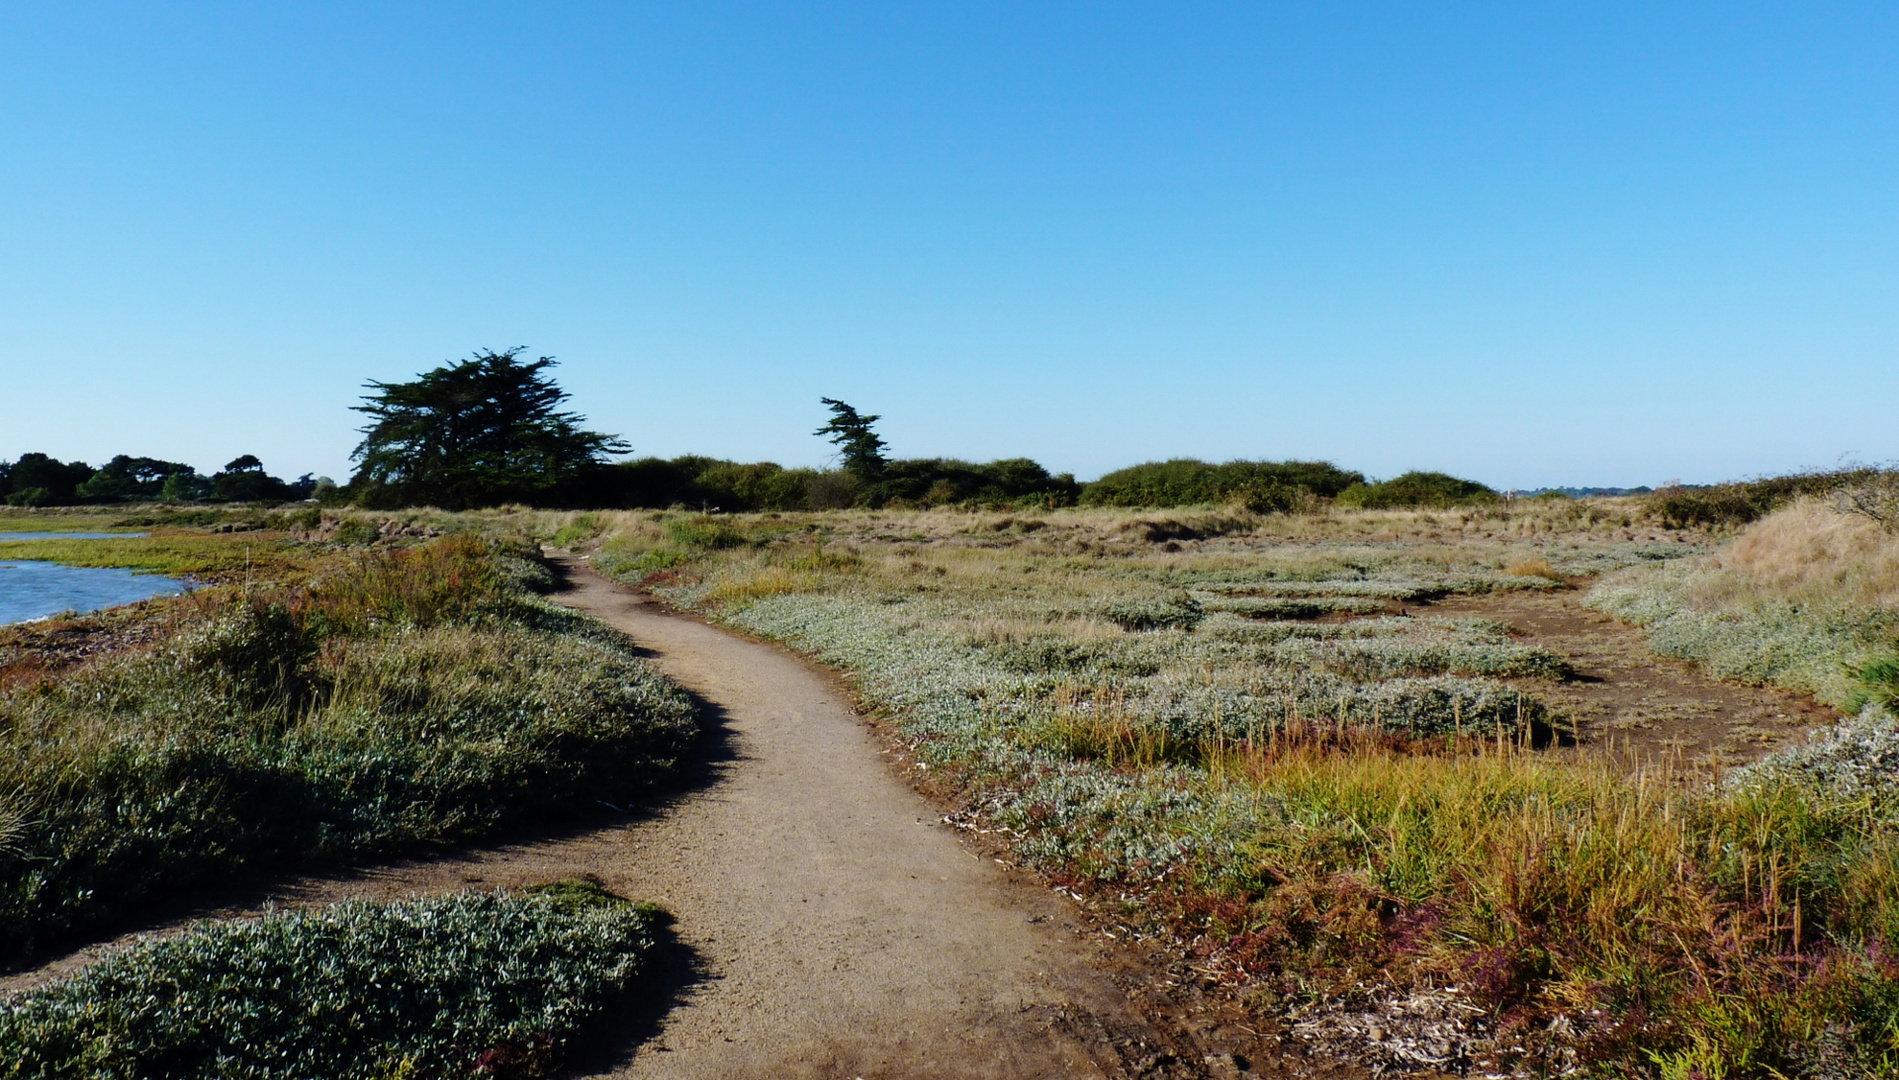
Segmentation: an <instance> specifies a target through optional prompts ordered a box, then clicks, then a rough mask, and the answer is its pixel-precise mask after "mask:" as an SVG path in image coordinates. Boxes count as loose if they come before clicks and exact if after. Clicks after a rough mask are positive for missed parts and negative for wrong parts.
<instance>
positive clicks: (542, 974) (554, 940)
mask: <svg viewBox="0 0 1899 1080" xmlns="http://www.w3.org/2000/svg"><path fill="white" fill-rule="evenodd" d="M664 921H665V915H664V914H663V913H662V912H659V911H658V910H656V909H654V908H650V907H646V906H642V905H635V904H631V903H628V902H627V901H625V900H621V899H618V898H616V897H613V896H611V895H610V894H607V893H605V892H604V891H603V890H600V889H598V888H597V887H596V888H588V887H585V886H565V887H556V888H553V889H550V890H546V891H541V892H533V891H530V892H529V893H527V894H525V895H522V894H512V895H511V894H505V893H494V894H474V893H470V894H463V895H459V896H448V897H439V898H435V899H428V900H412V901H407V902H404V903H394V904H374V903H368V902H365V901H350V902H346V903H342V904H338V905H335V906H332V907H327V908H320V909H314V910H309V911H296V912H285V913H276V914H270V915H266V916H264V917H262V918H258V919H249V920H243V921H237V922H226V923H200V924H198V925H197V926H195V927H193V928H191V929H190V930H188V931H186V932H185V933H183V934H181V935H179V936H177V937H172V938H163V939H145V940H141V941H140V942H138V943H137V944H135V945H132V946H130V947H129V948H126V949H124V950H122V951H120V952H117V953H114V954H113V955H111V956H109V957H108V958H107V959H105V960H103V961H102V962H100V963H98V964H96V965H93V966H92V967H89V968H87V969H85V970H84V971H82V972H80V973H79V974H77V975H75V976H73V977H71V978H68V979H65V980H62V981H60V982H57V983H54V984H52V985H50V986H47V987H44V988H41V989H37V990H33V991H30V992H27V993H25V994H21V995H18V996H16V997H14V998H12V999H10V1000H5V1001H0V1046H4V1047H5V1048H6V1056H7V1061H6V1062H5V1063H4V1065H5V1067H4V1072H5V1075H7V1076H10V1077H20V1078H23V1080H24V1078H27V1077H45V1078H49V1080H50V1078H53V1077H70V1076H86V1077H94V1078H99V1080H120V1078H123V1080H154V1078H160V1077H179V1078H183V1077H210V1076H219V1077H242V1078H254V1080H304V1078H307V1077H317V1076H321V1077H332V1078H338V1080H346V1078H347V1080H354V1078H361V1080H381V1078H384V1077H390V1076H413V1077H446V1076H515V1077H530V1076H545V1075H547V1073H548V1071H549V1070H550V1069H551V1068H552V1067H554V1066H556V1065H558V1063H559V1061H560V1058H561V1056H562V1054H563V1051H564V1050H565V1049H566V1046H567V1043H568V1041H569V1040H570V1039H571V1038H572V1037H573V1036H574V1034H575V1033H576V1032H578V1031H579V1030H581V1028H582V1027H583V1026H584V1025H585V1024H586V1023H587V1022H588V1021H589V1020H591V1019H593V1018H595V1017H597V1016H598V1015H599V1014H600V1013H601V1012H602V1010H603V1008H604V1007H605V1006H606V1005H607V1004H608V1002H609V1001H610V1000H611V999H612V998H613V996H614V995H616V994H618V993H621V992H623V991H624V990H626V989H627V988H628V986H629V985H631V984H632V983H633V981H634V980H635V979H636V978H637V977H638V975H639V973H640V971H641V967H642V964H643V961H644V960H645V958H646V957H647V955H648V954H649V953H650V952H651V950H652V948H653V945H654V942H655V935H656V933H657V931H658V929H659V928H660V926H661V925H663V923H664Z"/></svg>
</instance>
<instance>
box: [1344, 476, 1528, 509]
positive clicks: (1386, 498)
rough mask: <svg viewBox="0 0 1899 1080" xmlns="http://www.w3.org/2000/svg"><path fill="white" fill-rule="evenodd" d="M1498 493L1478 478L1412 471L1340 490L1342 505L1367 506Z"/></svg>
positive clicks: (1463, 500) (1450, 501)
mask: <svg viewBox="0 0 1899 1080" xmlns="http://www.w3.org/2000/svg"><path fill="white" fill-rule="evenodd" d="M1496 497H1497V493H1496V492H1495V491H1492V490H1491V489H1490V488H1488V487H1485V486H1484V485H1482V484H1480V483H1478V482H1477V481H1475V480H1460V479H1458V478H1457V477H1455V476H1451V475H1448V474H1446V473H1441V472H1408V473H1405V474H1404V475H1403V476H1399V477H1395V478H1393V479H1391V480H1385V481H1381V482H1380V483H1376V484H1362V483H1361V484H1353V485H1352V486H1351V487H1349V488H1346V489H1345V490H1344V491H1342V492H1340V493H1339V505H1340V506H1350V507H1357V508H1361V509H1365V510H1393V509H1409V508H1413V507H1431V508H1433V509H1438V508H1443V507H1450V506H1465V505H1468V504H1471V503H1484V502H1491V501H1493V500H1495V499H1496Z"/></svg>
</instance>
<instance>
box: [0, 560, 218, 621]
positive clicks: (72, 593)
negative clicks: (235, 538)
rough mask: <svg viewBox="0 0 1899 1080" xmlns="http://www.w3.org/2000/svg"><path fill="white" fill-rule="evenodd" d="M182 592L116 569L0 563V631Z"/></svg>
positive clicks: (165, 581) (179, 586) (178, 586)
mask: <svg viewBox="0 0 1899 1080" xmlns="http://www.w3.org/2000/svg"><path fill="white" fill-rule="evenodd" d="M185 589H186V585H185V583H184V582H182V581H179V580H178V579H176V578H168V577H165V576H163V575H160V574H136V573H133V572H132V571H130V570H125V569H120V568H118V567H94V566H61V565H60V564H59V563H51V562H39V561H33V562H19V561H0V625H4V624H6V623H16V622H27V621H29V620H32V619H44V618H45V617H46V616H48V615H57V614H59V613H60V612H62V611H78V612H82V613H83V612H88V611H98V610H99V609H101V608H109V607H117V606H118V605H120V604H130V603H132V602H134V601H137V600H149V599H151V598H152V597H154V596H176V595H177V594H179V593H181V592H184V591H185Z"/></svg>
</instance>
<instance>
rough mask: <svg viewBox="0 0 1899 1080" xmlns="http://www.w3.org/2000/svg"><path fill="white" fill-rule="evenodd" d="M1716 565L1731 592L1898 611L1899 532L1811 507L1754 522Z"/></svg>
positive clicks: (1811, 504)
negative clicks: (1747, 592)
mask: <svg viewBox="0 0 1899 1080" xmlns="http://www.w3.org/2000/svg"><path fill="white" fill-rule="evenodd" d="M1717 565H1719V566H1720V567H1721V568H1723V569H1727V570H1730V571H1733V572H1734V573H1732V574H1729V575H1724V576H1726V577H1728V578H1729V579H1730V580H1729V582H1728V583H1727V588H1728V589H1732V590H1736V591H1740V590H1745V591H1749V592H1754V593H1757V594H1759V595H1761V596H1764V597H1771V598H1773V599H1778V600H1786V601H1791V602H1794V603H1799V602H1802V601H1805V600H1817V599H1825V600H1828V601H1830V602H1832V603H1840V602H1845V603H1848V604H1851V605H1854V606H1860V607H1878V608H1895V607H1899V533H1891V532H1887V531H1886V530H1884V529H1881V528H1880V527H1879V526H1878V525H1876V524H1874V523H1873V522H1871V521H1868V520H1867V519H1865V518H1862V517H1854V516H1852V515H1849V514H1842V513H1840V512H1838V511H1836V510H1834V509H1832V508H1831V507H1829V506H1827V505H1825V504H1824V503H1820V502H1816V501H1813V500H1805V501H1802V502H1799V503H1796V504H1794V505H1793V506H1790V507H1787V508H1786V509H1784V510H1780V511H1778V512H1776V513H1773V514H1770V515H1769V516H1767V517H1765V518H1763V519H1761V520H1760V521H1758V522H1756V523H1755V524H1754V525H1753V526H1752V527H1750V528H1749V529H1748V530H1747V531H1746V532H1744V533H1742V534H1741V535H1740V536H1738V537H1736V538H1735V540H1734V542H1733V544H1731V545H1730V546H1729V547H1728V549H1727V551H1726V552H1724V553H1723V554H1722V556H1721V557H1720V559H1719V560H1718V563H1717Z"/></svg>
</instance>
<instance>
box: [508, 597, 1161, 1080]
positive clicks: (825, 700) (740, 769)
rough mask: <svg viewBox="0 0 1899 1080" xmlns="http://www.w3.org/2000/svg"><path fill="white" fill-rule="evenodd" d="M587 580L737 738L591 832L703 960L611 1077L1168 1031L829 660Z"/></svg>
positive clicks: (938, 1072)
mask: <svg viewBox="0 0 1899 1080" xmlns="http://www.w3.org/2000/svg"><path fill="white" fill-rule="evenodd" d="M571 565H572V564H570V566H571ZM570 581H571V587H570V588H569V589H568V590H567V591H566V592H564V593H562V594H560V595H559V596H558V597H557V599H558V600H560V601H561V602H562V603H565V604H568V605H570V606H572V607H574V608H577V609H579V610H581V611H585V612H587V613H588V614H591V615H594V616H596V617H598V618H600V619H601V620H603V621H605V622H606V623H608V624H609V625H611V626H614V627H616V628H617V629H619V630H621V631H623V632H625V633H626V634H628V635H629V636H631V637H632V638H633V639H634V640H635V641H636V642H638V643H639V644H640V645H641V646H642V647H644V648H645V649H647V650H649V651H650V652H651V653H652V656H651V662H652V663H653V664H654V666H656V667H657V668H658V669H659V670H660V671H662V672H664V673H665V674H666V675H667V676H669V677H671V678H672V679H674V680H676V681H677V682H679V683H680V684H681V685H683V686H685V687H686V688H688V689H690V690H691V691H693V692H694V693H695V694H697V695H699V696H700V697H701V698H702V699H704V700H705V701H706V702H708V703H709V704H710V705H711V706H713V708H714V709H715V710H717V712H718V713H719V714H720V716H719V719H720V720H721V722H722V726H723V728H724V734H725V735H726V737H727V738H728V740H729V748H730V756H729V759H728V760H727V761H726V762H725V763H723V764H722V765H721V766H719V767H718V768H719V773H720V775H718V776H717V777H716V778H715V779H714V780H713V782H711V783H709V784H708V785H706V786H705V787H703V788H702V789H701V790H699V791H697V792H695V793H692V794H689V795H687V796H684V797H683V798H682V799H681V800H680V801H678V802H677V803H676V804H675V805H673V806H671V807H670V808H668V809H667V810H666V811H665V812H664V813H662V814H660V815H659V816H657V817H655V818H653V819H652V820H650V821H646V822H643V823H639V824H635V825H632V826H629V827H627V828H625V829H621V830H614V831H612V832H611V833H608V834H603V835H598V836H595V837H592V838H590V839H589V841H588V843H589V845H590V846H594V845H599V846H600V848H601V849H600V850H598V851H597V853H596V855H597V857H595V858H590V859H587V860H585V861H586V862H587V864H588V865H587V866H586V867H585V868H586V869H588V870H589V871H591V872H593V873H595V874H597V875H599V876H600V877H601V878H602V880H603V881H604V882H605V883H606V884H607V886H608V887H609V888H612V889H613V890H615V891H616V892H620V893H622V894H623V895H628V896H636V897H642V898H646V899H650V900H653V901H656V902H658V903H660V904H661V905H663V906H665V907H666V908H667V909H668V910H670V911H672V912H673V913H674V914H675V915H676V916H677V918H678V924H677V926H676V931H677V933H678V935H679V939H680V941H681V942H682V943H683V944H684V945H685V946H686V947H687V948H689V949H690V950H691V951H692V952H693V953H694V954H695V955H696V956H697V957H698V958H699V963H700V966H701V969H702V972H703V976H704V977H703V978H702V979H701V980H700V981H698V982H696V983H695V984H693V985H691V986H689V987H688V988H687V989H686V990H685V991H684V993H683V995H682V1000H681V1001H680V1002H679V1003H678V1004H677V1005H676V1006H674V1007H673V1008H672V1009H671V1011H670V1012H669V1013H667V1014H666V1015H665V1016H664V1017H663V1019H662V1020H661V1023H660V1029H659V1031H658V1033H657V1035H656V1036H655V1037H653V1038H650V1039H647V1040H646V1041H645V1042H643V1043H642V1044H640V1045H639V1046H638V1047H637V1048H636V1049H635V1050H634V1053H633V1056H632V1059H631V1060H630V1061H628V1062H624V1063H621V1065H620V1066H619V1067H618V1068H617V1069H615V1070H614V1071H612V1072H611V1075H614V1076H627V1077H702V1076H703V1077H711V1076H721V1077H722V1076H826V1077H829V1076H846V1077H849V1076H859V1075H861V1076H864V1077H867V1078H868V1077H877V1076H902V1077H930V1076H943V1077H951V1076H954V1077H965V1076H991V1077H1041V1076H1049V1077H1054V1076H1062V1077H1070V1076H1073V1077H1085V1076H1105V1075H1115V1074H1117V1073H1119V1072H1120V1064H1119V1062H1118V1061H1117V1060H1116V1059H1119V1058H1123V1057H1124V1056H1126V1055H1128V1054H1129V1053H1130V1048H1132V1047H1135V1046H1138V1044H1139V1043H1140V1042H1143V1041H1147V1042H1149V1043H1150V1045H1151V1044H1152V1041H1153V1033H1152V1032H1151V1031H1149V1030H1148V1029H1147V1027H1146V1025H1145V1024H1144V1023H1143V1022H1142V1021H1141V1020H1140V1019H1139V1018H1138V1017H1136V1015H1135V1014H1134V1011H1133V1010H1132V1008H1131V1007H1130V1006H1129V1003H1128V999H1127V997H1126V995H1125V994H1124V993H1122V992H1121V991H1120V990H1119V989H1117V988H1116V986H1115V985H1114V984H1113V983H1112V982H1111V981H1110V980H1109V979H1107V978H1106V977H1105V976H1104V975H1102V974H1101V973H1100V972H1098V971H1097V970H1096V969H1095V967H1094V965H1093V964H1092V963H1091V962H1090V955H1089V950H1088V948H1087V947H1086V946H1085V945H1084V944H1083V943H1082V941H1081V939H1080V938H1079V937H1078V936H1077V935H1076V934H1075V933H1074V931H1073V930H1072V929H1070V928H1068V927H1067V926H1065V925H1064V924H1065V923H1066V922H1070V921H1072V918H1073V915H1072V912H1069V911H1067V910H1064V908H1063V906H1062V904H1061V903H1060V901H1059V900H1058V899H1057V898H1055V897H1052V896H1050V895H1049V894H1048V893H1047V891H1046V890H1043V889H1040V888H1036V887H1033V886H1031V885H1029V884H1027V883H1025V882H1022V881H1018V880H1014V879H1013V878H1012V877H1011V876H1010V875H1009V874H1007V873H1006V872H1005V871H1004V870H1003V869H1002V868H1001V867H999V866H998V865H996V864H995V863H994V862H993V861H991V860H988V859H985V858H981V857H979V856H977V855H975V854H973V853H971V852H970V851H968V850H966V849H965V848H964V847H963V846H962V845H961V844H959V843H958V842H957V840H956V838H955V836H954V835H953V834H952V833H951V832H950V830H948V829H947V828H946V827H944V826H942V825H941V824H940V823H939V818H938V815H937V814H936V812H935V811H934V810H933V809H932V807H931V806H930V805H929V804H928V803H927V802H925V801H924V800H923V799H922V798H921V797H920V796H919V795H917V794H916V793H915V792H913V791H912V790H910V788H908V787H907V786H906V785H905V784H904V783H903V782H902V781H901V780H900V779H899V778H898V777H897V776H895V775H894V773H893V771H892V770H891V769H890V768H889V766H888V764H887V763H886V761H885V760H884V758H883V757H882V756H881V755H880V749H879V747H878V745H877V742H876V740H875V738H874V737H873V736H872V734H871V733H870V732H869V731H868V730H867V729H866V728H865V726H864V725H863V724H862V723H861V722H860V721H859V720H858V719H857V717H856V716H855V715H854V714H853V713H852V711H851V709H850V708H849V706H848V705H846V704H845V703H844V702H843V701H842V700H840V698H839V697H838V696H837V695H836V694H835V693H834V692H833V691H832V689H831V688H830V686H829V685H827V682H826V680H825V679H824V678H823V677H822V676H821V675H819V674H817V673H816V672H814V671H812V670H811V669H810V668H808V667H806V666H805V665H803V664H802V663H800V662H799V661H798V660H796V659H795V658H793V657H791V656H790V655H788V654H786V653H785V652H783V651H781V650H779V649H776V648H773V647H771V646H767V645H761V644H757V643H754V642H750V641H746V640H744V639H742V638H738V637H735V636H733V635H731V634H728V633H725V632H723V631H720V630H717V629H714V628H712V627H710V626H707V625H705V624H703V623H700V622H697V621H695V620H692V619H688V618H684V617H679V616H675V615H671V614H668V613H666V612H665V611H664V610H662V609H661V608H659V607H658V606H657V605H656V604H654V603H652V602H650V601H647V600H644V599H642V598H641V597H639V596H636V595H634V594H632V593H630V592H628V591H626V590H625V589H623V588H621V587H618V586H616V585H613V584H611V583H609V582H608V581H606V580H605V579H603V578H602V577H600V576H599V575H597V574H595V573H593V572H591V571H590V570H589V569H586V568H584V567H580V566H573V567H572V572H571V573H570ZM535 861H538V860H535ZM549 869H550V870H551V869H553V868H552V867H549ZM528 876H533V874H532V873H530V874H529V875H528ZM502 883H505V882H502Z"/></svg>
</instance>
